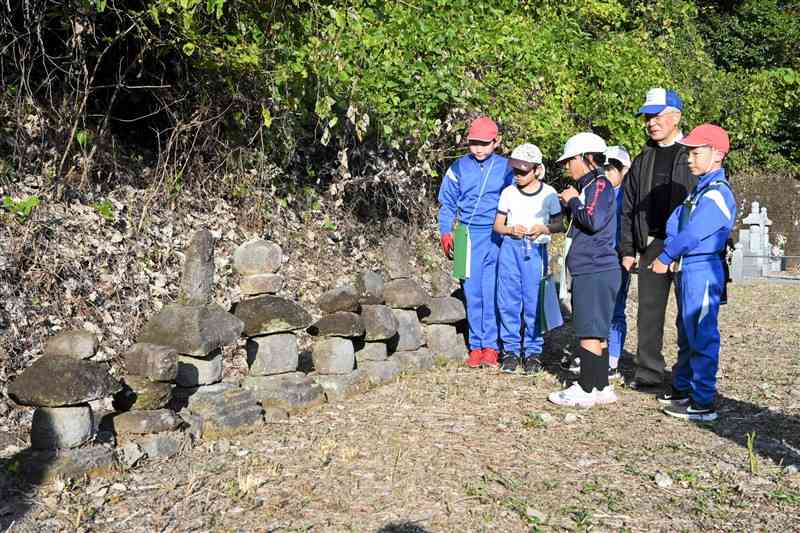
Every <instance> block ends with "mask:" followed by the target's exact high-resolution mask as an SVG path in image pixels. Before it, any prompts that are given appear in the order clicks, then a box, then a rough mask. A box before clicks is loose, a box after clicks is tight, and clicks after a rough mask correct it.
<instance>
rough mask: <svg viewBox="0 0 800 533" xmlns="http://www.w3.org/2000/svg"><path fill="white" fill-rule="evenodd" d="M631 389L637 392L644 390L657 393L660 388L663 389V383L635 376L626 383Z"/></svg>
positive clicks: (644, 391)
mask: <svg viewBox="0 0 800 533" xmlns="http://www.w3.org/2000/svg"><path fill="white" fill-rule="evenodd" d="M625 386H626V387H628V388H629V389H631V390H635V391H637V392H643V393H645V394H656V393H658V392H659V391H660V390H662V387H663V385H662V384H661V383H657V382H650V381H641V380H639V379H637V378H633V379H632V380H630V381H629V382H627V383H626V384H625Z"/></svg>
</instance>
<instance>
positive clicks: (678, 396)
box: [649, 124, 736, 422]
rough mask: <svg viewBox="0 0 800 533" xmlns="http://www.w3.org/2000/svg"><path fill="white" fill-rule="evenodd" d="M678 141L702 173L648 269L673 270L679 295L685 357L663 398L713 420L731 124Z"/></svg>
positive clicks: (730, 217)
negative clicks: (724, 166)
mask: <svg viewBox="0 0 800 533" xmlns="http://www.w3.org/2000/svg"><path fill="white" fill-rule="evenodd" d="M678 142H680V143H681V144H683V145H686V146H688V147H690V150H689V171H690V172H691V173H692V174H694V175H696V176H699V178H698V182H697V185H696V186H695V188H694V190H693V191H692V192H691V194H690V195H689V197H688V198H687V199H686V200H685V201H684V203H683V204H682V205H681V206H679V207H678V208H677V209H675V211H673V213H672V215H670V218H669V220H668V222H667V239H666V241H665V242H664V251H663V253H662V254H661V255H659V256H658V258H656V259H655V260H654V261H653V263H652V264H651V265H650V267H649V268H652V269H653V272H656V273H658V274H664V273H666V272H667V271H668V270H672V271H674V272H675V273H676V276H675V278H676V290H677V295H678V321H677V322H678V323H677V326H678V361H677V362H676V363H675V365H674V366H673V367H672V390H671V391H668V392H665V393H664V394H662V395H661V396H659V398H658V400H659V402H660V403H662V404H664V408H663V411H664V412H665V413H666V414H668V415H670V416H674V417H677V418H682V419H684V420H691V421H695V422H713V421H714V420H716V419H717V417H718V415H717V411H716V409H715V407H714V402H715V399H716V392H717V368H718V366H719V347H720V335H719V325H718V324H717V315H718V313H719V306H720V303H722V302H721V297H722V295H723V293H724V290H725V282H726V279H725V272H724V267H723V261H725V258H724V255H723V254H724V253H725V249H726V248H725V243H726V242H727V240H728V235H730V232H731V229H732V228H733V224H734V221H735V220H736V198H735V197H734V195H733V191H732V190H731V186H730V183H729V182H728V180H727V177H726V176H725V170H724V169H723V168H722V163H723V161H724V159H725V155H726V154H727V153H728V151H729V150H730V141H729V139H728V134H727V132H726V131H725V130H724V129H722V128H720V127H719V126H714V125H712V124H702V125H700V126H698V127H696V128H695V129H694V130H692V132H691V133H690V134H689V135H688V136H686V137H684V138H683V139H682V140H680V141H678Z"/></svg>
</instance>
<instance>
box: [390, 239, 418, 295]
mask: <svg viewBox="0 0 800 533" xmlns="http://www.w3.org/2000/svg"><path fill="white" fill-rule="evenodd" d="M411 253H412V250H411V247H410V246H409V245H408V242H407V241H406V240H404V239H401V238H399V237H390V238H389V239H387V240H386V241H384V244H383V266H384V268H385V269H386V278H387V279H390V280H393V279H401V278H408V277H410V276H411V263H409V261H408V258H409V257H410V256H411ZM384 297H385V294H384Z"/></svg>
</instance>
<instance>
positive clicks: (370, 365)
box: [358, 358, 401, 385]
mask: <svg viewBox="0 0 800 533" xmlns="http://www.w3.org/2000/svg"><path fill="white" fill-rule="evenodd" d="M358 367H359V368H360V369H361V370H363V371H364V373H366V374H367V377H368V378H369V381H370V383H372V384H374V385H380V384H382V383H388V382H389V381H392V380H393V379H394V378H396V377H397V376H398V375H400V372H401V369H400V363H399V362H398V361H394V360H392V359H391V358H389V359H388V360H386V361H364V362H363V363H360V364H359V365H358Z"/></svg>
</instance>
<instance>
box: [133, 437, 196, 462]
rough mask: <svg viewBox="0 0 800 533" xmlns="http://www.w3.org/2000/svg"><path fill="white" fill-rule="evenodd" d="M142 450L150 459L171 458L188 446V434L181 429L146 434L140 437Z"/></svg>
mask: <svg viewBox="0 0 800 533" xmlns="http://www.w3.org/2000/svg"><path fill="white" fill-rule="evenodd" d="M138 443H139V446H140V447H141V449H142V451H143V452H144V453H145V454H147V457H148V458H149V459H169V458H170V457H175V456H176V455H178V454H179V453H180V451H181V449H183V447H184V446H187V445H188V443H187V437H186V434H184V433H181V432H179V431H167V432H164V433H155V434H153V435H145V436H144V437H140V438H139V439H138Z"/></svg>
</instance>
